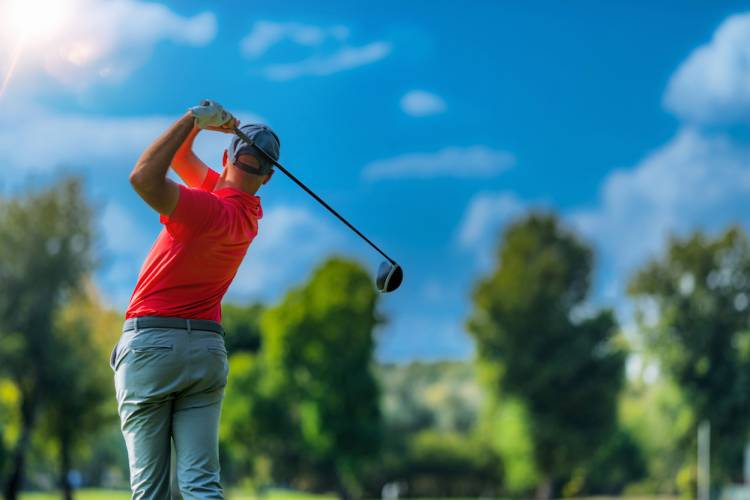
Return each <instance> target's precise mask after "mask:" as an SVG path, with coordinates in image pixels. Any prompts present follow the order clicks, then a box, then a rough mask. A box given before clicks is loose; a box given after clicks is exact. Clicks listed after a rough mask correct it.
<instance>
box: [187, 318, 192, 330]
mask: <svg viewBox="0 0 750 500" xmlns="http://www.w3.org/2000/svg"><path fill="white" fill-rule="evenodd" d="M187 332H188V333H192V332H191V327H190V320H187Z"/></svg>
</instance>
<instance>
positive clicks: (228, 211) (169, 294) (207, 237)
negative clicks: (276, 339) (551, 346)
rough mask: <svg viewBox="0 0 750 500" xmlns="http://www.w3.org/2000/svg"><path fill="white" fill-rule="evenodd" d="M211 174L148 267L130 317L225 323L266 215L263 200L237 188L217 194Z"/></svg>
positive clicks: (172, 220) (187, 193)
mask: <svg viewBox="0 0 750 500" xmlns="http://www.w3.org/2000/svg"><path fill="white" fill-rule="evenodd" d="M218 178H219V175H218V174H217V173H216V172H214V171H213V170H209V173H208V175H207V176H206V181H205V182H204V183H203V186H201V188H200V189H190V188H187V187H185V186H182V185H180V198H179V201H178V202H177V206H176V207H175V209H174V212H172V215H170V216H169V217H166V216H163V215H162V216H161V222H162V224H164V229H162V231H161V233H160V234H159V236H158V238H157V239H156V242H155V243H154V246H153V248H151V251H150V252H149V254H148V257H146V261H145V262H144V263H143V267H142V268H141V272H140V275H139V276H138V283H137V284H136V285H135V291H133V296H132V297H131V298H130V305H129V306H128V310H127V312H126V314H125V316H126V317H127V318H134V317H138V316H169V317H178V318H187V319H208V320H212V321H217V322H218V321H221V299H222V297H224V294H225V293H226V291H227V288H229V285H230V284H231V283H232V279H234V276H235V274H237V269H238V268H239V267H240V264H241V263H242V259H243V257H244V256H245V253H246V252H247V248H248V246H249V245H250V243H251V242H252V241H253V238H255V236H256V235H257V234H258V219H260V218H261V217H262V216H263V210H262V208H261V206H260V198H259V197H258V196H253V195H250V194H247V193H244V192H242V191H240V190H238V189H234V188H222V189H219V190H218V191H213V189H214V186H216V181H217V180H218Z"/></svg>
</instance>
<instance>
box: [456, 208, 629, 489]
mask: <svg viewBox="0 0 750 500" xmlns="http://www.w3.org/2000/svg"><path fill="white" fill-rule="evenodd" d="M591 270H592V252H591V250H590V249H589V248H588V247H587V246H586V245H585V244H583V243H581V242H580V241H579V240H578V239H577V238H576V237H575V236H574V235H573V234H571V233H570V232H568V231H566V230H565V229H564V228H562V227H561V226H560V224H559V222H558V221H557V219H556V218H555V217H554V216H552V215H542V214H531V215H530V216H528V217H526V218H524V219H522V220H520V221H518V222H516V223H515V224H513V225H511V226H510V227H509V228H508V230H507V231H506V233H505V235H504V240H503V244H502V246H501V247H500V249H499V252H498V261H497V266H496V268H495V270H494V271H492V272H491V273H490V275H489V276H487V277H486V278H484V279H482V280H481V281H480V282H479V283H478V285H477V286H476V288H475V291H474V296H473V298H474V310H473V313H472V315H471V318H470V320H469V324H468V328H469V331H470V332H471V334H472V335H473V336H474V338H475V339H476V343H477V351H478V356H479V360H480V362H481V363H482V364H483V365H484V367H485V373H487V374H488V376H487V379H488V381H489V384H490V390H491V391H492V392H494V393H495V394H496V395H497V396H498V397H499V398H514V399H516V400H518V401H520V402H521V403H522V404H523V406H524V411H525V414H526V416H527V419H528V432H529V433H530V436H531V442H532V443H533V457H534V462H535V463H534V465H535V469H536V470H538V471H539V474H540V479H539V483H538V488H537V492H538V494H540V495H542V496H548V495H550V494H552V492H553V491H552V490H553V487H555V489H556V487H559V485H560V482H561V481H564V480H566V479H567V478H569V477H570V476H571V474H572V473H573V471H574V470H575V469H577V468H579V467H581V466H583V465H585V464H586V463H587V462H588V461H589V459H590V457H591V456H592V454H593V453H595V452H596V450H597V449H598V448H599V447H600V446H601V445H602V444H603V443H604V442H606V440H607V438H608V436H609V434H610V433H611V432H612V431H613V430H614V429H615V426H616V407H617V395H618V393H619V390H620V387H621V386H622V383H623V363H624V353H623V352H622V351H621V350H620V349H619V348H617V347H616V345H615V343H614V342H613V338H614V335H615V328H616V324H615V320H614V317H613V314H612V313H611V312H610V311H600V312H597V313H596V314H594V315H589V316H587V317H584V318H581V317H580V316H581V314H580V309H581V307H582V306H583V305H584V303H585V299H586V297H587V294H588V292H589V288H590V281H591ZM499 401H502V399H499Z"/></svg>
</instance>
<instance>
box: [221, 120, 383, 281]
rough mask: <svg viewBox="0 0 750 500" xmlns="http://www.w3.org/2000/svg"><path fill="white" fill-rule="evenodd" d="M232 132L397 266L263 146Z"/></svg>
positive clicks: (240, 132)
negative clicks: (253, 147)
mask: <svg viewBox="0 0 750 500" xmlns="http://www.w3.org/2000/svg"><path fill="white" fill-rule="evenodd" d="M234 133H235V134H237V136H238V137H239V138H240V139H242V140H243V141H245V142H246V143H247V144H250V145H251V146H255V148H256V149H257V150H258V151H260V152H261V153H263V155H264V156H265V157H266V158H267V159H268V160H269V161H270V162H271V163H273V164H274V165H275V166H276V167H278V169H279V170H281V171H282V172H284V174H285V175H286V176H287V177H289V178H290V179H291V180H292V181H294V183H295V184H297V185H298V186H299V187H301V188H302V189H304V190H305V192H306V193H307V194H309V195H310V196H312V197H313V198H315V200H316V201H317V202H318V203H320V204H321V205H323V206H324V207H325V208H326V209H328V211H329V212H331V213H332V214H333V215H335V216H336V218H337V219H338V220H340V221H341V222H343V223H344V224H346V225H347V227H348V228H349V229H351V230H352V231H354V232H355V233H357V235H358V236H359V237H360V238H362V239H363V240H365V241H366V242H367V243H369V244H370V246H371V247H372V248H374V249H375V250H377V252H378V253H379V254H380V255H382V256H383V257H385V258H386V259H387V260H388V262H390V263H391V264H393V265H394V266H397V265H398V264H397V263H396V261H395V260H393V259H391V258H390V257H388V255H386V253H385V252H384V251H382V250H381V249H380V248H378V246H377V245H376V244H375V243H373V242H372V241H370V239H369V238H368V237H367V236H365V235H364V234H362V233H361V232H360V231H359V229H357V228H356V227H354V226H353V225H352V224H351V223H350V222H349V221H348V220H346V219H344V217H342V216H341V215H340V214H339V213H338V212H337V211H336V210H334V209H333V208H332V207H331V206H330V205H329V204H328V203H326V202H325V201H323V199H322V198H321V197H320V196H318V195H317V194H315V193H314V192H313V191H312V190H311V189H310V188H308V187H307V186H305V185H304V184H303V183H302V181H301V180H299V179H297V178H296V177H295V176H294V175H293V174H292V173H291V172H290V171H289V170H287V169H286V168H285V167H284V166H283V165H282V164H281V163H279V162H278V161H276V160H274V159H273V158H272V157H271V155H269V154H268V153H266V152H265V151H264V150H263V148H261V147H260V146H258V145H257V144H255V141H253V140H252V139H250V138H249V137H248V136H247V135H246V134H245V133H244V132H242V131H241V130H240V129H239V128H238V127H234Z"/></svg>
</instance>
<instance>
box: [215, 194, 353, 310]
mask: <svg viewBox="0 0 750 500" xmlns="http://www.w3.org/2000/svg"><path fill="white" fill-rule="evenodd" d="M340 234H341V233H340V232H339V231H338V230H336V229H334V228H333V227H332V226H331V224H330V223H329V222H328V221H327V220H324V219H323V218H322V217H320V216H316V215H314V214H313V213H312V212H310V211H308V210H307V209H304V208H300V207H294V206H287V205H276V206H273V207H271V208H269V209H268V210H266V211H265V213H264V215H263V218H262V219H261V220H260V228H259V230H258V236H257V238H256V239H255V240H254V241H253V243H252V244H251V245H250V248H249V250H248V252H247V256H246V257H245V260H244V262H243V263H242V266H240V269H239V271H238V272H237V276H236V278H235V279H234V282H233V284H232V287H231V288H230V290H229V297H230V299H231V298H232V297H244V298H247V296H249V295H252V296H255V297H262V298H264V299H268V298H275V296H276V294H278V293H279V292H281V291H282V290H284V289H286V288H287V287H289V286H290V285H294V284H296V283H301V282H302V281H304V280H305V279H306V278H307V274H308V272H309V270H310V269H312V268H313V267H314V266H315V265H316V264H317V263H318V262H320V260H322V259H323V258H325V257H326V256H327V255H328V254H331V253H333V252H334V251H335V249H336V248H337V247H338V246H340V245H338V243H339V242H340Z"/></svg>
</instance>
